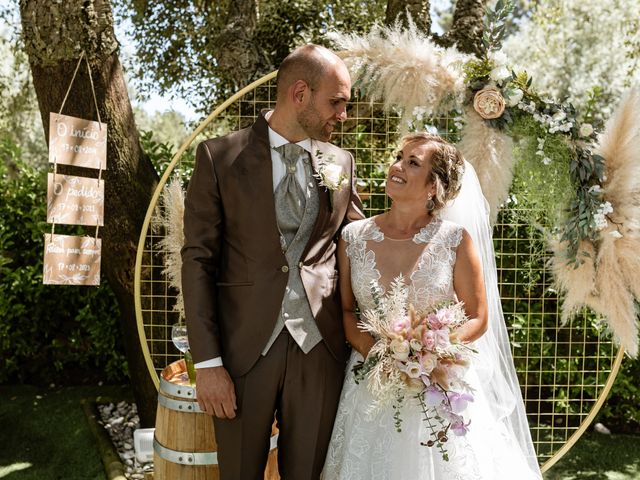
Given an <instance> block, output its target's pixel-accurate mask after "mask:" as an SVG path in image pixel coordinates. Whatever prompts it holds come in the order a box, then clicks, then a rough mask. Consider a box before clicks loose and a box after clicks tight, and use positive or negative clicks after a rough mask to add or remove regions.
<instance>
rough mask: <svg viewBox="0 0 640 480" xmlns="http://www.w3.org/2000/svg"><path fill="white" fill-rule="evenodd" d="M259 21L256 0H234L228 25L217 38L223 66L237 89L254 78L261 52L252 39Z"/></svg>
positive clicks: (228, 16)
mask: <svg viewBox="0 0 640 480" xmlns="http://www.w3.org/2000/svg"><path fill="white" fill-rule="evenodd" d="M257 20H258V10H257V5H256V0H233V1H232V2H231V3H230V5H229V12H228V14H227V19H226V22H225V23H226V26H225V28H224V29H223V30H222V32H220V35H218V37H217V38H216V41H215V45H216V52H217V57H218V63H219V65H220V68H221V69H222V70H223V71H224V72H225V74H226V76H227V77H228V78H229V79H231V80H232V82H233V83H234V87H235V88H236V90H239V89H240V88H242V87H244V86H246V85H248V84H249V83H251V81H252V80H254V78H253V77H254V76H255V73H256V71H257V70H258V66H259V64H260V55H259V53H258V49H257V48H256V42H255V40H254V38H253V35H254V32H255V29H256V24H257Z"/></svg>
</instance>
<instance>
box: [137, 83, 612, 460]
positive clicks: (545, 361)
mask: <svg viewBox="0 0 640 480" xmlns="http://www.w3.org/2000/svg"><path fill="white" fill-rule="evenodd" d="M276 74H277V72H272V73H270V74H268V75H266V76H264V77H263V78H261V79H259V80H257V81H255V82H253V83H252V84H250V85H248V86H247V87H245V88H243V89H242V90H240V91H239V92H237V93H236V94H235V95H233V96H232V97H230V98H229V99H228V100H226V101H225V102H223V103H222V104H221V105H220V106H219V107H217V108H216V109H215V110H214V111H213V112H212V113H211V114H210V115H209V116H208V117H207V118H206V119H204V120H203V121H202V122H201V123H200V124H199V125H198V127H197V128H196V129H195V130H194V131H193V133H192V134H191V135H190V136H189V138H188V139H187V140H186V141H185V142H184V143H183V144H182V145H181V146H180V148H179V149H178V151H177V152H176V154H175V155H174V157H173V158H172V160H171V162H170V163H169V165H168V167H167V169H166V171H165V172H164V173H163V175H162V177H161V178H160V181H159V183H158V186H157V188H156V190H155V192H154V194H153V197H152V199H151V202H150V204H149V207H148V209H147V212H146V216H145V220H144V224H143V227H142V231H141V234H140V239H139V242H138V250H137V254H136V264H135V272H134V274H135V277H134V295H135V312H136V320H137V326H138V333H139V337H140V343H141V346H142V350H143V353H144V356H145V361H146V365H147V368H148V371H149V375H151V378H152V379H153V381H154V383H155V385H156V388H158V387H159V372H160V371H161V369H162V368H163V367H164V366H166V365H154V354H152V352H151V350H150V345H151V344H152V342H153V341H156V340H154V339H153V338H149V336H148V334H147V332H151V331H153V329H154V328H156V329H158V328H166V327H167V326H168V327H169V329H170V323H167V324H165V323H163V322H168V321H167V320H166V319H167V318H170V317H168V316H166V315H167V314H168V312H169V311H170V307H169V306H168V305H169V304H170V303H171V302H170V300H171V298H170V297H171V294H167V293H165V294H164V297H162V298H164V299H165V303H164V304H162V302H160V303H161V305H160V306H159V307H158V306H157V305H155V304H153V305H152V306H151V307H149V306H148V305H147V306H146V307H145V308H143V297H144V296H145V293H143V290H144V288H143V284H144V283H145V282H153V281H155V280H153V279H154V278H155V276H158V275H160V273H159V272H160V269H161V267H162V266H161V265H148V264H145V260H144V258H145V255H146V256H147V257H148V256H149V251H148V250H147V245H148V243H149V239H150V237H152V236H153V235H154V234H153V225H152V219H153V218H154V212H155V211H156V208H157V206H158V204H159V202H160V198H161V195H162V192H163V189H164V187H165V186H166V185H167V183H168V181H169V179H170V177H171V175H172V173H173V172H174V169H175V168H176V166H177V165H178V164H179V162H180V161H181V159H182V157H183V155H184V153H185V152H186V151H187V150H188V149H189V147H190V146H191V145H192V143H193V142H194V141H195V140H196V138H197V137H198V136H199V135H201V134H202V133H203V132H204V131H205V129H206V128H207V127H208V126H209V125H210V124H211V123H212V122H213V121H214V120H216V119H218V117H221V116H223V115H224V114H225V112H226V111H227V110H228V109H229V108H231V107H232V106H234V105H235V104H236V103H240V102H242V101H243V100H242V99H243V98H244V97H245V96H251V95H252V93H253V92H254V90H256V89H258V88H259V87H260V88H263V86H265V85H267V86H268V85H269V82H271V81H272V80H273V79H274V78H275V77H276ZM270 88H271V87H270ZM254 101H255V98H254ZM260 105H261V106H263V107H264V106H265V105H264V102H263V103H261V104H260ZM351 108H353V109H354V111H355V115H352V117H354V119H355V120H354V121H355V122H356V123H355V124H352V125H351V128H352V129H353V132H350V133H348V134H346V133H345V135H347V136H348V135H353V138H351V137H349V138H348V139H347V140H346V141H345V140H344V139H343V138H342V137H341V138H340V142H341V143H340V144H339V146H341V147H342V148H347V149H350V150H351V151H353V152H354V157H355V158H356V163H357V164H358V168H361V167H362V168H361V170H362V172H363V176H364V178H367V179H369V181H370V183H374V184H375V182H376V179H377V178H378V177H376V173H375V170H376V168H377V167H376V165H375V164H374V163H373V160H372V158H373V157H376V158H379V157H380V155H383V154H384V153H385V149H384V148H370V149H369V150H370V151H369V150H367V151H365V149H364V147H362V146H361V145H362V144H363V143H367V142H373V140H371V139H372V138H374V137H376V140H375V141H376V142H377V144H378V147H379V146H380V145H391V144H393V142H394V141H395V140H396V137H395V136H394V133H393V131H394V128H395V127H396V126H397V122H396V123H393V122H394V119H393V118H391V119H390V118H389V116H388V115H387V116H385V117H384V118H382V117H379V116H376V115H375V114H374V113H373V112H374V109H373V107H372V104H371V103H370V102H367V101H364V100H362V101H358V100H357V99H356V100H354V101H353V102H352V106H351ZM256 110H257V108H256V105H254V106H253V115H255V114H256ZM240 117H242V119H243V121H247V120H248V119H249V116H246V115H245V116H242V115H240ZM445 120H446V119H445ZM446 121H448V120H446ZM354 125H356V126H362V125H364V128H361V129H357V128H355V127H354ZM379 130H383V132H382V133H379ZM354 132H355V133H354ZM341 135H342V134H341ZM387 151H388V147H387ZM378 164H379V162H378ZM359 176H361V175H360V173H359ZM361 177H362V176H361ZM362 196H363V200H365V205H366V204H367V203H368V204H369V206H370V208H369V211H371V210H373V209H374V207H373V206H372V205H373V201H374V200H375V198H376V196H377V202H378V203H377V205H378V208H380V205H382V204H383V203H384V205H385V206H386V205H387V203H386V202H387V201H386V199H382V198H381V197H383V196H384V193H382V194H380V193H379V191H375V192H374V191H373V190H370V191H369V192H363V194H362ZM498 227H499V225H496V230H495V233H494V238H495V239H496V242H497V243H498V244H499V245H504V244H506V243H507V242H509V241H513V240H514V239H513V238H508V235H506V234H504V233H501V230H500V228H498ZM502 228H503V229H504V228H512V229H513V228H515V227H514V225H512V224H509V223H508V222H507V221H505V223H504V224H503V225H502ZM155 238H159V237H157V236H156V237H155ZM152 240H153V239H152ZM516 240H518V241H520V240H522V241H523V242H524V241H526V240H527V238H524V239H520V238H517V239H516ZM517 249H518V247H517V246H516V250H517ZM496 250H497V252H498V253H499V254H500V255H501V256H504V254H502V252H501V251H500V247H496ZM525 250H526V249H525ZM525 254H526V252H525ZM518 255H522V254H521V253H518ZM511 267H513V265H507V266H505V265H504V259H501V260H500V261H499V262H498V270H499V271H500V270H502V271H503V273H504V272H507V273H506V274H504V275H501V276H500V279H501V280H500V282H501V284H504V285H512V283H510V282H515V283H517V281H515V280H513V279H512V278H511V277H509V276H508V275H511V274H512V273H513V272H512V273H509V271H511V270H514V271H516V273H517V271H518V268H520V269H523V267H521V266H520V267H519V266H518V264H517V262H516V266H515V267H513V268H511ZM541 268H543V267H541ZM143 271H144V273H145V278H143ZM154 275H155V276H154ZM149 277H152V279H151V280H148V278H149ZM505 278H509V279H507V280H505ZM542 281H543V282H547V281H546V280H544V275H543V280H542ZM158 283H160V282H158ZM165 283H166V281H165ZM550 286H551V283H544V287H545V289H547V288H550ZM508 288H509V287H507V289H508ZM147 290H148V288H147ZM508 291H511V290H508ZM501 295H502V297H503V307H504V310H505V318H507V317H509V320H511V321H513V320H514V319H516V318H518V315H521V316H523V317H526V318H531V317H532V316H535V315H540V313H538V312H537V311H535V312H534V311H533V309H532V308H531V307H529V310H528V311H526V312H524V313H522V312H520V311H518V308H519V307H517V306H516V303H517V302H519V301H521V300H523V299H524V300H528V301H529V303H530V304H531V303H532V301H533V303H535V302H544V301H547V300H548V299H547V298H546V297H545V298H537V297H536V298H533V297H531V296H529V297H528V298H524V297H519V296H518V295H519V294H518V293H511V294H506V293H504V294H501ZM520 295H521V294H520ZM512 297H514V298H512ZM167 299H168V300H167ZM556 300H557V299H556ZM151 301H152V302H153V299H152V300H151ZM145 302H147V303H148V302H149V301H148V300H147V299H145ZM525 303H526V302H525ZM556 303H557V302H556ZM163 305H164V306H163ZM509 305H511V307H510V306H509ZM553 305H555V303H554V304H553ZM547 308H548V307H547ZM555 308H556V309H555V310H552V311H549V312H546V313H545V308H544V306H543V308H542V314H541V315H549V316H550V317H549V318H551V320H545V321H547V322H550V323H547V324H544V322H543V323H542V327H541V329H542V330H543V331H544V334H545V335H551V337H549V336H547V337H544V336H542V335H543V334H542V333H540V335H541V336H542V337H540V338H543V340H541V341H544V342H547V343H546V345H547V346H549V344H550V342H552V341H553V340H550V339H549V338H551V339H553V338H559V339H560V340H562V341H566V338H568V339H569V340H568V342H569V343H571V342H574V344H575V345H576V349H575V350H573V349H570V352H569V354H568V361H575V360H576V359H578V360H580V359H579V358H578V356H579V355H582V356H583V357H585V358H584V359H582V360H583V362H582V363H580V365H586V362H587V360H586V358H587V355H588V353H587V351H589V352H590V355H594V352H596V353H595V357H593V356H592V357H589V358H591V359H593V358H595V360H592V361H595V364H596V367H595V368H593V369H591V368H588V367H586V366H582V367H580V366H575V365H574V366H571V365H569V367H567V368H566V370H567V371H566V372H564V373H566V375H565V376H561V377H560V376H559V377H558V379H556V374H555V373H554V374H553V378H554V380H553V384H549V385H539V384H537V383H536V381H537V380H536V379H538V378H542V374H543V372H546V373H547V374H548V372H549V371H550V370H554V371H555V370H562V368H564V367H561V365H563V363H562V362H565V363H567V356H566V355H564V354H558V347H555V350H553V348H552V349H551V350H549V351H551V352H555V353H550V354H543V353H540V352H542V349H539V351H538V350H536V349H535V348H536V345H535V344H534V342H536V341H538V340H534V338H538V337H535V336H534V335H533V334H532V335H531V337H532V340H531V344H530V345H529V343H528V342H529V341H530V340H529V334H528V333H527V335H526V341H525V343H527V344H526V345H525V347H526V348H523V346H522V343H523V342H522V339H521V338H520V340H519V341H516V340H513V341H512V346H513V348H512V349H513V351H514V359H515V360H516V367H518V365H519V362H520V363H522V362H525V363H524V364H525V365H527V366H526V367H523V368H522V369H521V368H518V376H519V377H520V381H521V387H522V389H523V392H526V393H524V398H525V406H526V407H527V414H528V416H529V419H530V428H531V430H532V436H533V439H534V445H535V447H536V451H537V453H538V460H539V461H540V463H541V464H542V467H541V469H542V471H543V472H545V471H547V470H548V469H549V468H551V466H553V465H554V464H555V463H556V462H557V461H558V460H559V459H560V458H561V457H562V456H563V455H564V454H565V453H567V452H568V451H569V450H570V449H571V447H572V446H573V445H574V444H575V443H576V441H577V440H578V439H579V438H580V437H581V436H582V434H583V433H584V432H585V431H586V430H587V428H588V427H589V425H590V424H591V422H592V421H593V419H594V418H595V416H596V414H597V413H598V411H599V409H600V408H601V406H602V404H603V403H604V401H605V399H606V397H607V395H608V393H609V391H610V390H611V387H612V385H613V382H614V380H615V378H616V376H617V374H618V371H619V369H620V365H621V363H622V358H623V356H624V351H623V349H618V350H617V352H615V348H614V346H613V344H612V342H611V341H608V340H603V339H601V338H600V335H599V332H600V331H598V333H596V334H594V333H593V331H591V330H589V328H590V327H589V326H588V321H587V320H586V319H583V322H582V323H580V321H576V322H574V324H572V325H569V326H565V325H562V324H561V322H560V320H559V317H560V314H559V311H558V309H557V307H555ZM150 312H151V313H150ZM150 314H151V315H153V314H162V315H165V316H164V317H163V316H161V317H160V318H161V320H160V321H159V323H153V321H152V322H151V325H149V324H148V323H145V316H149V315H150ZM543 318H547V317H543ZM508 325H509V322H508ZM521 328H523V329H525V330H526V329H527V328H528V324H527V323H526V322H525V324H524V326H523V327H521ZM536 328H537V327H536ZM561 330H562V331H561ZM588 330H589V331H588ZM549 332H552V333H551V334H550V333H549ZM516 333H517V332H516ZM512 334H514V332H513V331H511V330H510V335H512ZM520 335H521V334H520ZM562 335H564V337H563V336H562ZM513 338H515V337H513ZM563 339H564V340H563ZM560 340H559V341H560ZM164 341H166V338H165V340H164ZM168 342H169V343H170V340H169V341H168ZM530 347H531V351H535V352H538V353H535V354H534V353H531V351H530ZM572 348H573V347H572ZM572 352H573V353H572ZM575 352H578V353H575ZM580 352H582V353H580ZM603 352H604V353H603ZM172 355H174V356H175V358H173V359H177V358H178V357H177V353H173V354H172ZM536 355H538V356H536ZM563 355H564V356H563ZM171 358H172V357H170V356H168V355H167V354H164V356H163V357H162V358H160V359H158V358H155V360H156V363H158V362H162V361H164V360H166V361H167V362H169V360H170V359H171ZM536 361H537V362H538V363H539V364H540V366H539V370H535V371H534V370H532V369H530V368H529V367H528V365H529V364H530V363H527V362H533V363H535V362H536ZM576 375H577V376H578V377H580V375H581V376H582V379H581V380H577V381H576V382H572V380H571V379H572V378H574V377H575V376H576ZM605 375H606V377H605ZM594 376H595V380H594V379H593V377H594ZM601 378H602V380H601ZM563 382H564V383H563ZM594 385H595V387H594ZM565 387H566V390H567V398H566V404H567V406H566V409H561V410H559V411H560V413H558V412H556V410H555V408H556V406H555V405H556V403H558V404H559V403H562V402H561V400H562V399H556V398H555V393H554V394H553V395H554V398H553V401H552V406H551V407H549V406H548V404H545V405H543V404H544V403H545V402H551V401H550V400H549V399H547V398H544V395H545V394H544V393H543V392H544V391H546V392H547V394H548V392H549V391H551V392H554V391H555V390H556V389H558V388H565ZM545 388H546V390H545ZM590 388H591V389H593V390H592V391H591V394H584V393H576V392H583V391H585V390H588V389H590ZM538 391H539V392H540V393H539V394H538V393H537V392H538ZM531 392H533V394H532V393H531ZM583 397H587V399H586V400H585V399H584V398H583ZM574 404H575V405H577V406H575V407H574ZM541 405H543V406H542V407H541ZM549 408H551V413H549V412H547V411H546V410H545V409H547V410H548V409H549ZM574 411H577V412H578V413H575V412H574ZM572 412H573V413H572ZM532 419H534V420H535V423H534V422H532ZM558 420H559V421H560V423H562V424H563V426H562V428H560V427H558V426H557V425H556V423H557V422H558ZM570 425H572V426H570Z"/></svg>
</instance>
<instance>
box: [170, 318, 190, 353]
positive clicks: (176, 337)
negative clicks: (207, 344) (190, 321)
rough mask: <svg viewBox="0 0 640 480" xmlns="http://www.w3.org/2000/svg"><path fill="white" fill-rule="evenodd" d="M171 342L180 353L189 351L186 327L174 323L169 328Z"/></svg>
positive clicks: (182, 324)
mask: <svg viewBox="0 0 640 480" xmlns="http://www.w3.org/2000/svg"><path fill="white" fill-rule="evenodd" d="M171 341H172V342H173V344H174V345H175V346H176V348H177V349H178V350H180V351H181V352H182V353H186V351H187V350H189V338H188V337H187V326H186V325H185V324H184V323H176V324H175V325H172V326H171Z"/></svg>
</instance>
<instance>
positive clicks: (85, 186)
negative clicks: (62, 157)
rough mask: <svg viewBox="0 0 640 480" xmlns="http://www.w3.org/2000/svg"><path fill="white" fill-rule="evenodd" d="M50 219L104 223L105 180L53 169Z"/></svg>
mask: <svg viewBox="0 0 640 480" xmlns="http://www.w3.org/2000/svg"><path fill="white" fill-rule="evenodd" d="M47 222H49V223H65V224H68V225H100V226H102V225H104V180H98V179H95V178H84V177H75V176H72V175H60V174H57V175H54V174H53V173H50V174H49V181H48V188H47Z"/></svg>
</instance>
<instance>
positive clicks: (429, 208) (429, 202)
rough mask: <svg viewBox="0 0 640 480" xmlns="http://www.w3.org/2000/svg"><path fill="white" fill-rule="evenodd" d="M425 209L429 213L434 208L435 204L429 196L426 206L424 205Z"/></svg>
mask: <svg viewBox="0 0 640 480" xmlns="http://www.w3.org/2000/svg"><path fill="white" fill-rule="evenodd" d="M426 207H427V210H428V211H431V210H433V209H434V208H436V202H434V201H433V200H432V199H431V195H429V197H428V198H427V205H426Z"/></svg>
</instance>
